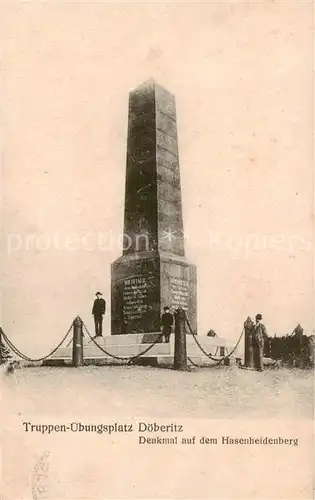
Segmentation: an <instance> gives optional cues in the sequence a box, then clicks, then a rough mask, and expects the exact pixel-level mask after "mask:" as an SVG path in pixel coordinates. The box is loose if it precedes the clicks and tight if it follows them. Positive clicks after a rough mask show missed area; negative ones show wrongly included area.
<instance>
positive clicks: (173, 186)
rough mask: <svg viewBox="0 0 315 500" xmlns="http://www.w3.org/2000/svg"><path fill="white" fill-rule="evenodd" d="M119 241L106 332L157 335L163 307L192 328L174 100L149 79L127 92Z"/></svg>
mask: <svg viewBox="0 0 315 500" xmlns="http://www.w3.org/2000/svg"><path fill="white" fill-rule="evenodd" d="M170 235H171V236H170ZM124 236H125V237H126V239H127V240H128V242H129V245H128V247H127V248H125V249H124V250H123V255H122V256H121V257H120V258H119V259H117V260H116V261H114V262H113V264H112V287H111V289H112V293H111V317H112V334H114V335H115V334H121V333H138V332H139V333H140V332H150V331H151V332H156V331H158V330H159V329H160V317H161V314H162V312H163V307H164V306H166V305H168V306H169V307H171V309H172V310H173V311H174V310H175V309H177V308H178V307H182V308H183V309H184V310H185V311H186V312H187V315H188V317H189V320H190V323H191V325H192V327H193V328H194V330H195V331H196V322H197V311H196V309H197V302H196V289H197V284H196V267H195V266H194V265H193V264H190V263H189V262H187V260H186V257H185V249H184V228H183V216H182V199H181V184H180V171H179V157H178V143H177V124H176V109H175V99H174V96H173V94H171V93H170V92H168V91H167V90H165V89H164V88H163V87H161V86H160V85H158V84H157V83H156V82H154V81H153V80H149V81H148V82H145V83H144V84H143V85H140V86H139V87H138V88H136V89H135V90H134V91H132V92H130V94H129V117H128V139H127V167H126V185H125V213H124Z"/></svg>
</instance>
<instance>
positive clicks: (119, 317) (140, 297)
mask: <svg viewBox="0 0 315 500" xmlns="http://www.w3.org/2000/svg"><path fill="white" fill-rule="evenodd" d="M196 288H197V286H196V266H194V265H192V264H190V263H188V262H187V261H186V259H185V258H184V257H178V256H176V257H175V256H173V255H167V254H163V253H162V255H158V253H157V252H152V253H151V254H150V252H148V253H147V254H146V255H145V256H144V255H141V256H140V255H127V256H125V255H123V256H122V257H120V258H119V259H117V260H116V261H115V262H113V264H112V284H111V289H112V296H111V314H112V335H117V334H129V333H143V332H154V331H159V330H160V321H161V314H162V311H163V308H164V307H165V306H169V307H170V309H171V312H173V311H174V310H175V309H177V308H178V307H182V309H184V310H185V311H186V313H187V316H188V318H189V321H190V324H191V326H192V328H193V330H194V331H196V327H197V325H196V320H197V312H196V309H197V303H196V297H197V290H196Z"/></svg>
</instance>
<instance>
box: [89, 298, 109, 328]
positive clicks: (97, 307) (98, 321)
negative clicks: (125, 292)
mask: <svg viewBox="0 0 315 500" xmlns="http://www.w3.org/2000/svg"><path fill="white" fill-rule="evenodd" d="M95 295H96V299H95V300H94V304H93V309H92V314H93V316H94V324H95V337H101V336H102V327H103V314H105V311H106V302H105V300H104V299H102V297H101V295H102V294H101V292H96V294H95Z"/></svg>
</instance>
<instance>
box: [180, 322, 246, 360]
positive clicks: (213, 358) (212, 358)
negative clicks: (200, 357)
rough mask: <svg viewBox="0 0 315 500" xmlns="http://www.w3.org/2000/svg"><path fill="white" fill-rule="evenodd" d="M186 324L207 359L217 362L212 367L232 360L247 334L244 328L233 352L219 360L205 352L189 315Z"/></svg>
mask: <svg viewBox="0 0 315 500" xmlns="http://www.w3.org/2000/svg"><path fill="white" fill-rule="evenodd" d="M186 323H187V325H188V328H189V331H190V333H191V335H192V336H193V339H194V341H195V342H196V344H197V346H198V347H199V349H200V350H201V352H202V353H203V354H204V355H205V356H207V358H209V359H211V361H215V362H216V364H215V365H212V366H218V365H219V364H221V363H222V362H223V361H224V360H225V359H228V358H230V357H231V356H232V354H233V353H234V352H235V351H236V349H237V348H238V346H239V343H240V341H241V339H242V337H243V335H244V332H245V328H243V330H242V332H241V335H240V336H239V339H238V341H237V342H236V344H235V346H234V347H233V349H232V351H231V352H230V353H229V354H227V355H226V356H223V357H222V358H220V359H218V358H215V357H214V356H212V355H211V354H210V353H208V352H207V351H205V350H204V348H203V347H202V345H201V344H200V342H199V341H198V340H197V335H196V334H195V333H194V332H193V330H192V327H191V325H190V322H189V319H188V317H187V315H186ZM217 352H218V348H217V350H216V353H217ZM189 361H191V360H190V359H189Z"/></svg>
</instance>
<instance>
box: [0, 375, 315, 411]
mask: <svg viewBox="0 0 315 500" xmlns="http://www.w3.org/2000/svg"><path fill="white" fill-rule="evenodd" d="M2 381H3V384H2V387H3V403H4V404H5V405H6V408H8V409H9V411H10V412H12V414H19V413H20V412H21V411H22V412H23V413H26V414H42V415H43V414H53V415H56V416H57V415H58V416H62V415H63V414H64V413H67V412H71V413H72V412H74V413H79V414H93V415H106V414H116V415H120V416H121V417H124V416H129V415H133V416H144V415H145V416H152V417H155V418H157V417H161V418H163V417H183V418H186V417H187V418H190V417H203V418H247V417H251V418H277V417H279V418H312V417H313V371H312V370H299V369H292V370H289V369H284V368H281V369H277V368H269V369H266V370H265V371H264V372H263V373H258V372H252V371H246V370H241V369H239V368H238V367H236V366H234V367H216V368H199V369H194V370H192V371H191V372H176V371H173V370H169V369H162V368H150V367H137V366H119V367H118V366H104V367H95V366H88V367H83V368H70V367H69V368H55V367H54V368H52V367H36V368H22V369H19V370H17V371H15V372H14V373H13V374H9V375H6V374H5V373H4V372H2Z"/></svg>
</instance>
